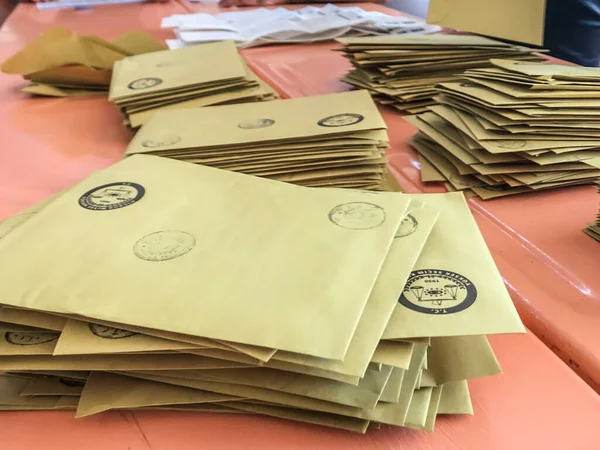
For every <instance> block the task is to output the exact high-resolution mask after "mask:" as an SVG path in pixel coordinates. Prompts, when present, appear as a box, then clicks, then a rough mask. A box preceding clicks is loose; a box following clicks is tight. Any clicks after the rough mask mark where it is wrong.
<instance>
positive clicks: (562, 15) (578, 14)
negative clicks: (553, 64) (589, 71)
mask: <svg viewBox="0 0 600 450" xmlns="http://www.w3.org/2000/svg"><path fill="white" fill-rule="evenodd" d="M544 33H545V34H544V47H545V48H547V49H548V50H550V54H551V55H552V56H556V57H557V58H560V59H565V60H567V61H571V62H574V63H577V64H581V65H582V66H590V67H599V66H600V0H547V4H546V26H545V31H544Z"/></svg>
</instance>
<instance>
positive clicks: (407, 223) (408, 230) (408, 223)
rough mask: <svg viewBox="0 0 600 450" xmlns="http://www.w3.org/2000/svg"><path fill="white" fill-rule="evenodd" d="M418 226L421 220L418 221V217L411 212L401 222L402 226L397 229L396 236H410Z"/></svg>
mask: <svg viewBox="0 0 600 450" xmlns="http://www.w3.org/2000/svg"><path fill="white" fill-rule="evenodd" d="M418 227H419V222H417V219H415V218H414V217H413V216H411V215H410V214H409V215H407V216H406V217H405V218H404V219H402V222H400V226H399V227H398V231H396V235H395V236H394V237H395V238H401V237H405V236H410V235H411V234H413V233H414V232H415V231H417V228H418Z"/></svg>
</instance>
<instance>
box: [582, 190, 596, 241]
mask: <svg viewBox="0 0 600 450" xmlns="http://www.w3.org/2000/svg"><path fill="white" fill-rule="evenodd" d="M597 188H598V193H599V194H600V184H598V185H597ZM583 232H584V233H585V234H587V235H588V236H590V237H593V238H594V239H596V240H597V241H599V242H600V209H598V214H597V215H596V221H595V222H592V223H590V224H589V225H588V226H587V227H586V228H585V229H584V230H583Z"/></svg>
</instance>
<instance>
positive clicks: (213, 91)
mask: <svg viewBox="0 0 600 450" xmlns="http://www.w3.org/2000/svg"><path fill="white" fill-rule="evenodd" d="M276 97H277V95H276V94H275V92H274V91H273V90H272V89H271V87H269V85H267V84H266V83H265V82H263V81H262V80H261V79H259V78H258V77H257V76H256V75H255V74H254V73H253V72H252V71H251V70H250V69H249V68H248V67H247V66H246V63H245V62H244V60H243V59H242V57H241V56H240V54H239V53H238V51H237V49H236V47H235V45H234V44H233V42H231V41H225V42H218V43H213V44H206V45H198V46H194V47H190V48H183V49H178V50H164V51H160V52H154V53H150V54H146V55H139V56H136V57H131V58H127V59H124V60H122V61H119V62H118V63H117V64H115V68H114V73H113V76H112V81H111V84H110V95H109V100H110V101H111V102H113V103H115V104H116V105H117V106H118V107H119V108H120V109H121V112H122V113H123V115H124V116H125V124H126V125H127V126H129V127H130V128H133V129H135V128H139V127H140V126H141V125H142V124H144V122H146V121H147V120H148V119H149V118H150V117H151V116H152V115H153V114H154V113H156V112H158V111H170V110H173V109H178V108H198V107H202V106H209V105H221V104H230V103H247V102H260V101H266V100H271V99H273V98H276Z"/></svg>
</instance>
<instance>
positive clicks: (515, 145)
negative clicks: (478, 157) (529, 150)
mask: <svg viewBox="0 0 600 450" xmlns="http://www.w3.org/2000/svg"><path fill="white" fill-rule="evenodd" d="M526 144H527V143H526V142H525V141H524V140H522V139H506V140H499V141H495V145H496V147H500V148H508V149H511V150H516V149H519V148H523V147H525V145H526Z"/></svg>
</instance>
